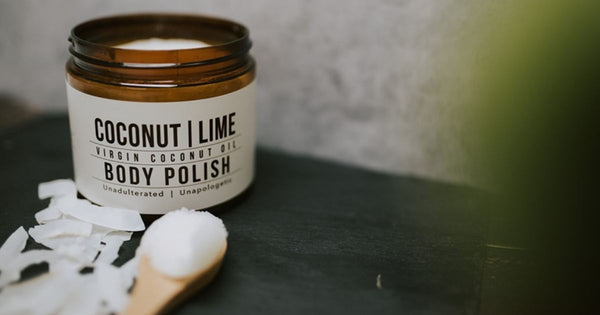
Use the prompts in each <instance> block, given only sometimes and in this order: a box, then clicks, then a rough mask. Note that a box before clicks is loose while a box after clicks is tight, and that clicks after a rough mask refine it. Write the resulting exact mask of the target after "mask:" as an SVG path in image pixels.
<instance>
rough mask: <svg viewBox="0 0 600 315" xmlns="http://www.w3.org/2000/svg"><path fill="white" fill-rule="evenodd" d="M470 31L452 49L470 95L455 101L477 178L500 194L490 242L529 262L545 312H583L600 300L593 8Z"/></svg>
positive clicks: (505, 17)
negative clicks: (529, 257)
mask: <svg viewBox="0 0 600 315" xmlns="http://www.w3.org/2000/svg"><path fill="white" fill-rule="evenodd" d="M473 25H477V26H479V27H480V28H479V29H477V30H475V33H476V36H475V39H474V41H473V42H469V43H465V45H464V46H463V47H462V48H460V49H459V54H463V56H469V57H468V58H464V59H463V61H462V62H461V63H460V65H459V67H462V69H464V71H471V72H472V74H473V75H472V79H473V80H472V86H471V88H472V91H473V92H472V93H471V96H472V97H470V98H469V99H468V100H460V101H464V102H466V103H467V107H466V109H467V110H466V111H465V113H467V115H470V121H471V122H473V124H472V125H471V126H470V127H471V129H470V130H469V131H470V132H469V133H468V134H469V135H468V138H469V139H467V140H468V141H467V142H468V143H471V144H472V145H473V146H472V147H471V148H470V149H471V150H472V152H473V158H474V164H473V167H474V169H475V171H474V173H475V174H477V176H479V180H480V181H481V182H485V183H487V185H488V187H492V188H493V191H495V193H496V196H497V198H496V199H495V202H494V203H493V204H492V206H491V216H492V220H491V231H492V233H491V234H490V238H491V241H492V242H495V243H502V244H504V245H511V246H518V247H524V248H526V249H527V250H530V251H531V252H532V253H534V254H535V257H536V264H535V265H534V266H535V267H534V268H533V269H534V270H532V281H537V284H536V286H534V287H535V288H536V290H539V292H544V294H545V297H547V298H548V299H547V300H546V301H547V302H548V303H549V305H551V304H552V303H556V302H557V301H561V302H560V303H561V305H562V306H565V307H567V308H569V307H573V310H575V309H578V308H579V307H582V309H586V310H589V309H588V308H585V307H587V306H590V305H592V303H593V304H594V305H595V304H596V303H595V302H593V301H594V300H595V299H596V297H595V296H596V295H598V296H600V294H598V293H597V292H598V290H597V289H596V287H597V282H596V281H597V280H598V278H597V274H598V272H597V271H596V268H598V267H600V265H599V261H598V259H597V258H596V256H598V254H597V253H596V251H597V248H598V247H599V245H598V242H597V241H598V240H600V237H599V236H598V233H600V232H599V231H600V226H599V221H598V220H597V218H598V215H597V212H598V211H600V207H598V201H597V200H598V198H600V192H599V191H598V186H599V185H598V182H599V181H600V178H599V177H598V175H599V172H598V163H600V160H599V154H598V153H599V150H598V143H599V142H600V137H598V136H599V133H600V132H599V131H600V124H599V122H600V119H599V117H600V116H599V114H600V80H599V78H600V1H540V0H533V1H521V2H514V1H513V2H511V4H510V5H506V6H504V7H499V8H497V11H496V12H494V14H492V15H486V16H485V17H478V21H477V23H474V24H473ZM461 49H462V50H461ZM455 71H456V70H455ZM539 292H537V293H539ZM537 293H536V292H530V294H532V296H534V295H535V294H537ZM569 301H570V302H569ZM579 302H581V303H579Z"/></svg>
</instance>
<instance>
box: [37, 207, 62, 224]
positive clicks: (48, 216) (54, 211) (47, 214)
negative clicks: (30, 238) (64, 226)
mask: <svg viewBox="0 0 600 315" xmlns="http://www.w3.org/2000/svg"><path fill="white" fill-rule="evenodd" d="M61 217H62V213H61V212H60V211H59V210H58V208H56V207H48V208H46V209H44V210H40V211H38V212H37V213H36V214H35V220H36V221H37V223H38V224H44V223H48V222H50V221H54V220H58V219H60V218H61Z"/></svg>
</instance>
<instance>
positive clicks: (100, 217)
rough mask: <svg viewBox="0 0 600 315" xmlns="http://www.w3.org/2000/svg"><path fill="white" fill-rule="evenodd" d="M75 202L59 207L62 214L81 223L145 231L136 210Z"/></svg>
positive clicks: (123, 229)
mask: <svg viewBox="0 0 600 315" xmlns="http://www.w3.org/2000/svg"><path fill="white" fill-rule="evenodd" d="M79 200H80V199H78V200H77V202H73V203H70V204H66V205H64V206H61V207H59V209H60V211H62V213H64V214H66V215H69V216H71V217H74V218H77V219H79V220H81V221H85V222H89V223H93V224H95V225H99V226H103V227H106V228H110V229H115V230H122V231H143V230H144V229H145V226H144V221H142V217H141V216H140V213H139V212H137V211H135V210H129V209H119V208H111V207H99V206H95V205H92V204H85V203H83V202H79Z"/></svg>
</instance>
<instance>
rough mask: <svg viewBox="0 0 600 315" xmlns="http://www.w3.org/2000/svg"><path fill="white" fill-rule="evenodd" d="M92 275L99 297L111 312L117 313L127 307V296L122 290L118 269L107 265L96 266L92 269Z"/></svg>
mask: <svg viewBox="0 0 600 315" xmlns="http://www.w3.org/2000/svg"><path fill="white" fill-rule="evenodd" d="M94 275H95V276H96V277H97V279H98V288H99V291H100V296H101V297H102V299H103V300H104V302H105V303H106V305H107V306H108V309H109V310H110V311H111V312H119V311H121V310H123V309H124V308H125V306H127V302H129V296H128V294H127V290H125V289H123V287H124V285H123V283H122V281H123V279H122V278H121V273H120V272H119V268H117V267H115V266H113V265H109V264H98V265H97V266H96V267H95V268H94Z"/></svg>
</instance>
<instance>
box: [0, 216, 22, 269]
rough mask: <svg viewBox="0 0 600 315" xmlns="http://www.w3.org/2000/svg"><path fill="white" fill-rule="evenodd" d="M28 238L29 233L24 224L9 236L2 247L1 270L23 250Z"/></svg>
mask: <svg viewBox="0 0 600 315" xmlns="http://www.w3.org/2000/svg"><path fill="white" fill-rule="evenodd" d="M28 238H29V235H27V232H25V229H24V228H23V227H22V226H21V227H19V228H18V229H17V230H16V231H14V232H13V233H12V234H11V235H10V236H9V237H8V239H7V240H6V242H4V244H2V247H0V270H3V269H4V267H5V266H6V265H7V264H8V263H9V262H10V260H11V259H13V257H15V256H17V255H19V253H21V252H22V251H23V249H24V248H25V245H26V244H27V239H28Z"/></svg>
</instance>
